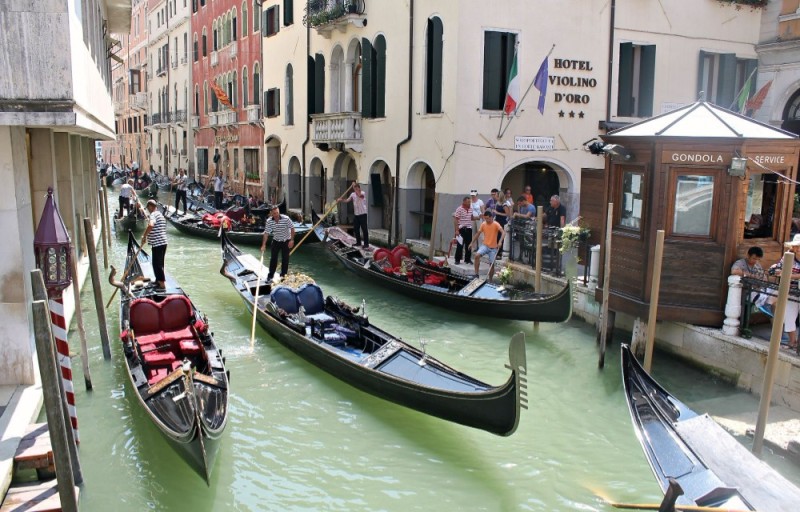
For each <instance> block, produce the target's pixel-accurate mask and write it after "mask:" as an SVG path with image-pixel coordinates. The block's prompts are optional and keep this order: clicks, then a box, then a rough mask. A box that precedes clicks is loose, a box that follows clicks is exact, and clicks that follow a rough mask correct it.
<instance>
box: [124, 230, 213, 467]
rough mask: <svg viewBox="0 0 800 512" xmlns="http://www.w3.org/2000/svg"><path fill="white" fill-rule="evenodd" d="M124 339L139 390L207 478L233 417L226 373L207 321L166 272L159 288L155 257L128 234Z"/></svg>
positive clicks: (179, 447) (177, 445) (147, 408)
mask: <svg viewBox="0 0 800 512" xmlns="http://www.w3.org/2000/svg"><path fill="white" fill-rule="evenodd" d="M125 268H126V269H128V273H127V275H126V276H123V282H121V283H120V282H118V281H114V269H113V267H112V273H111V275H110V276H109V281H110V282H111V284H112V285H114V286H117V287H118V288H120V290H121V292H122V293H121V296H120V315H119V317H120V333H121V334H120V338H121V339H122V345H123V352H124V356H125V365H126V369H127V371H128V376H129V378H130V382H131V385H132V388H133V390H134V391H135V395H136V397H137V398H138V400H139V402H140V403H141V405H142V406H143V407H144V410H145V411H146V412H147V414H148V416H150V419H151V420H152V421H153V423H154V424H155V425H156V426H157V427H158V428H159V430H161V432H162V433H163V434H164V436H166V438H167V439H168V440H169V441H170V444H172V445H173V446H174V447H175V448H176V450H177V451H178V452H179V453H180V454H181V455H182V456H183V457H184V458H185V459H186V460H187V462H189V464H190V465H191V466H192V467H193V468H194V469H195V470H196V471H198V472H199V473H200V475H201V476H202V477H203V478H205V480H206V482H208V481H209V479H210V477H211V470H212V468H213V465H214V459H215V457H216V452H217V448H218V446H219V441H220V438H221V436H222V432H223V430H224V429H225V424H226V423H227V419H228V375H227V373H226V371H225V365H224V359H223V357H222V353H221V351H220V350H219V349H218V348H217V346H216V344H215V342H214V337H213V335H212V333H211V332H210V330H209V327H208V320H207V318H206V317H205V316H204V315H201V314H200V312H199V311H198V310H197V309H196V308H195V307H194V305H193V304H192V302H191V301H190V300H189V298H188V296H187V295H186V293H185V292H184V291H183V290H182V289H181V288H180V287H179V286H178V284H177V283H176V282H175V280H174V279H173V278H172V277H171V276H169V275H167V276H166V288H165V289H160V288H157V287H156V282H155V278H154V275H153V269H152V265H151V262H150V256H149V255H148V254H147V253H146V252H144V251H143V250H142V249H141V248H140V247H139V245H138V244H137V243H136V240H135V239H134V237H133V235H129V237H128V255H127V259H126V262H125Z"/></svg>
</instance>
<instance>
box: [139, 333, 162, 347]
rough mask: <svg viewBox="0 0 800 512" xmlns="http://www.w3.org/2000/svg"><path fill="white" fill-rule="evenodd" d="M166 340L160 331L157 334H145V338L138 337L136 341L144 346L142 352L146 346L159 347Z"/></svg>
mask: <svg viewBox="0 0 800 512" xmlns="http://www.w3.org/2000/svg"><path fill="white" fill-rule="evenodd" d="M163 340H164V336H163V335H162V333H161V332H160V331H159V332H157V333H155V334H145V335H144V336H136V341H138V342H139V345H141V346H142V350H144V346H145V345H157V344H159V343H161V342H162V341H163Z"/></svg>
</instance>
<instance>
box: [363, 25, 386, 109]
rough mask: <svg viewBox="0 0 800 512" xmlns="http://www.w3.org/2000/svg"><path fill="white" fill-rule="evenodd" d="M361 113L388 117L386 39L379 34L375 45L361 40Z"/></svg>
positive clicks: (366, 40) (367, 40)
mask: <svg viewBox="0 0 800 512" xmlns="http://www.w3.org/2000/svg"><path fill="white" fill-rule="evenodd" d="M361 51H362V55H361V64H362V66H363V69H362V75H361V90H362V94H363V96H362V98H361V115H362V117H386V39H385V38H384V37H383V36H382V35H379V36H378V37H376V38H375V45H374V46H373V45H372V44H371V43H370V42H369V39H362V40H361Z"/></svg>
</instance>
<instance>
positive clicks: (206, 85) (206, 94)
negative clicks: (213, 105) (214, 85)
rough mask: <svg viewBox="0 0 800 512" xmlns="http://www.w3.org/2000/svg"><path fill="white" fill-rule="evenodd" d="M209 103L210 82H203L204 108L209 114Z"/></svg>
mask: <svg viewBox="0 0 800 512" xmlns="http://www.w3.org/2000/svg"><path fill="white" fill-rule="evenodd" d="M208 103H209V98H208V82H203V105H204V106H203V109H204V111H205V114H206V115H208Z"/></svg>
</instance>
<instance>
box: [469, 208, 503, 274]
mask: <svg viewBox="0 0 800 512" xmlns="http://www.w3.org/2000/svg"><path fill="white" fill-rule="evenodd" d="M481 233H483V243H482V244H481V246H480V247H479V248H478V250H477V251H475V253H474V254H473V256H474V258H473V259H474V260H475V274H478V270H479V269H480V264H481V256H484V255H486V256H488V257H489V265H491V266H490V267H489V281H491V280H492V278H493V277H494V260H495V258H496V257H497V250H498V249H499V248H500V246H501V245H502V244H503V238H504V237H505V235H506V233H505V231H503V227H502V226H500V224H499V223H497V222H495V221H494V213H492V211H491V210H486V211H485V212H484V213H483V224H481V227H480V228H479V229H478V233H477V234H476V235H475V239H474V240H473V241H472V243H471V244H470V249H472V248H473V247H474V246H475V245H476V244H477V243H478V239H479V238H480V235H481Z"/></svg>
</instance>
